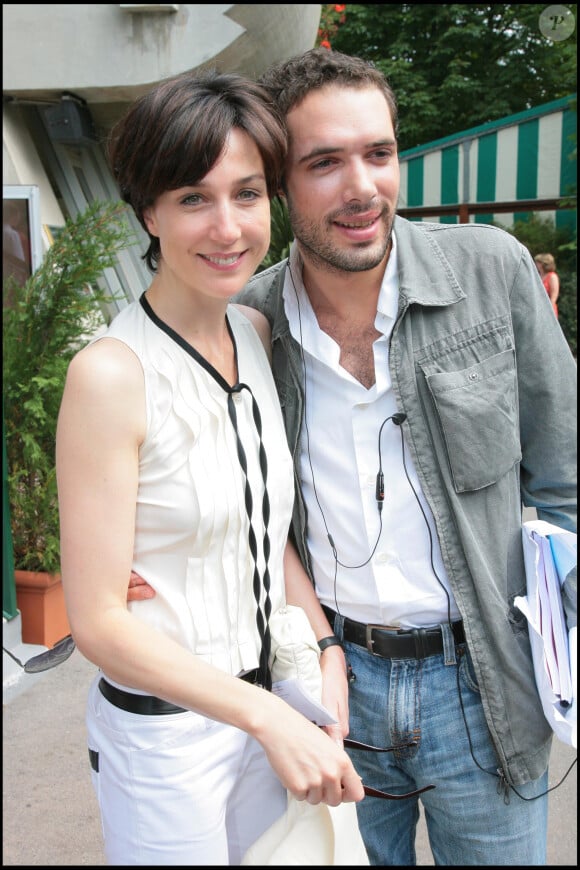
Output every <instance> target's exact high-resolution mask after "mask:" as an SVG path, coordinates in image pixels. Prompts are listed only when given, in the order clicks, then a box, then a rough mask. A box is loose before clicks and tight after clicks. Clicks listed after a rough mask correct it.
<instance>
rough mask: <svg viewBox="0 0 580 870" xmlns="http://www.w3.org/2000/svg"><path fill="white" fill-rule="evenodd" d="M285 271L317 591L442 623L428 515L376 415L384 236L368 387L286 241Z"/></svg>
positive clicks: (360, 613)
mask: <svg viewBox="0 0 580 870" xmlns="http://www.w3.org/2000/svg"><path fill="white" fill-rule="evenodd" d="M290 269H291V272H292V274H291V275H290V274H289V271H288V270H287V273H286V281H285V285H284V302H285V310H286V315H287V317H288V321H289V324H290V331H291V333H292V335H293V337H294V338H295V339H296V340H297V341H298V342H299V343H301V344H302V347H303V361H304V367H305V373H304V374H305V422H304V424H303V427H302V435H301V456H300V472H301V479H302V489H303V493H304V499H305V503H306V508H307V511H308V548H309V551H310V554H311V557H312V565H313V571H314V579H315V583H316V591H317V594H318V597H319V599H320V601H321V602H322V603H323V604H326V605H327V606H328V607H330V608H332V609H333V610H337V611H338V612H340V613H341V614H342V615H343V616H347V617H349V618H350V619H354V620H357V621H359V622H363V623H376V624H378V625H391V626H397V627H401V628H420V627H429V626H433V625H438V624H440V623H441V622H446V621H447V619H448V597H447V596H449V602H450V615H451V619H453V620H455V619H459V618H460V617H459V612H458V610H457V606H456V604H455V601H454V599H453V594H452V592H451V589H450V587H449V582H448V578H447V574H446V571H445V568H444V566H443V561H442V558H441V551H440V548H439V543H438V539H437V534H436V531H435V524H434V521H433V517H432V514H431V511H430V509H429V507H428V505H427V502H426V500H425V498H424V496H423V493H422V491H421V486H420V484H419V480H418V478H417V474H416V472H415V468H414V466H413V462H412V460H411V457H410V455H409V451H408V448H407V447H405V452H404V462H403V451H402V443H403V439H402V429H401V428H400V427H399V426H397V425H395V424H394V423H393V422H392V421H388V422H384V421H385V420H386V418H388V417H389V416H390V415H391V414H394V413H396V412H397V407H396V404H395V397H394V394H393V389H392V383H391V377H390V372H389V365H388V362H389V360H388V354H389V347H388V342H389V337H390V334H391V331H392V329H393V325H394V323H395V319H396V314H397V301H398V292H399V286H398V270H397V248H396V240H395V238H394V235H393V246H392V250H391V254H390V257H389V261H388V264H387V268H386V271H385V275H384V278H383V282H382V285H381V290H380V294H379V300H378V305H377V315H376V319H375V328H376V329H377V331H378V332H380V333H381V335H380V337H379V338H378V339H377V340H376V341H375V342H374V348H373V349H374V362H375V375H376V381H375V384H374V385H373V386H372V387H371V388H370V389H367V388H366V387H364V386H363V385H362V384H361V383H360V382H359V381H357V380H356V379H355V378H354V377H353V376H352V375H351V374H350V373H349V372H348V371H346V370H345V369H344V368H342V366H341V365H340V347H339V345H338V344H337V343H336V342H335V341H334V340H333V339H332V338H331V337H330V336H329V335H328V334H327V333H325V332H323V331H322V330H321V329H320V327H319V326H318V321H317V319H316V315H315V314H314V311H313V309H312V306H311V304H310V300H309V299H308V296H307V294H306V291H305V289H304V285H303V282H302V266H301V260H300V256H299V254H298V250H297V246H296V243H294V244H293V246H292V249H291V254H290ZM383 423H384V425H383ZM381 427H382V433H381V439H380V451H381V465H382V471H383V474H384V491H385V497H384V502H383V508H382V513H381V514H379V511H378V507H377V500H376V494H375V488H376V479H377V472H378V471H379V430H381ZM405 465H406V468H407V473H408V475H409V480H408V479H407V476H406V474H405ZM418 500H419V501H420V503H421V506H422V508H423V511H424V513H425V517H423V514H422V512H421V509H420V507H419V503H418ZM381 520H382V523H381ZM329 536H330V537H331V538H332V541H333V542H334V547H335V550H336V558H335V554H334V553H333V547H332V545H331V542H330V540H329ZM432 565H433V566H434V569H435V572H436V575H437V576H435V573H434V571H433V567H432ZM345 566H349V567H345ZM352 566H355V567H352ZM437 577H438V578H439V580H438V579H437ZM446 593H447V594H446Z"/></svg>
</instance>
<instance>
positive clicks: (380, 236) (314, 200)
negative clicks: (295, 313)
mask: <svg viewBox="0 0 580 870" xmlns="http://www.w3.org/2000/svg"><path fill="white" fill-rule="evenodd" d="M287 123H288V131H289V142H290V150H289V154H288V162H287V169H286V188H287V190H286V196H287V202H288V209H289V213H290V220H291V223H292V229H293V231H294V235H295V237H296V239H297V241H298V244H299V247H300V251H301V254H302V256H303V258H304V259H305V261H307V262H309V263H310V264H311V265H313V266H314V267H315V268H316V267H318V268H320V267H322V268H326V269H328V267H330V268H331V269H336V270H339V271H342V272H363V271H367V270H369V269H373V268H375V267H376V266H378V265H379V264H380V263H381V262H382V261H383V260H384V258H385V256H386V253H387V251H388V247H389V241H390V235H391V228H392V224H393V218H394V215H395V209H396V205H397V200H398V196H399V160H398V154H397V142H396V139H395V132H394V129H393V122H392V120H391V114H390V111H389V107H388V105H387V102H386V100H385V97H384V96H383V94H382V93H381V92H380V91H379V90H378V89H377V88H375V87H368V88H350V87H345V86H343V85H327V86H325V87H324V88H321V89H320V90H317V91H314V92H312V93H311V94H309V95H308V96H307V97H306V99H305V100H303V102H302V103H300V104H299V105H298V106H296V108H294V109H292V111H290V112H289V113H288V116H287Z"/></svg>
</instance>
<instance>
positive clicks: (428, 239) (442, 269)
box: [394, 215, 465, 307]
mask: <svg viewBox="0 0 580 870" xmlns="http://www.w3.org/2000/svg"><path fill="white" fill-rule="evenodd" d="M438 226H439V225H438V224H425V223H419V222H416V223H414V222H412V221H408V220H406V219H405V218H402V217H399V215H397V216H396V217H395V222H394V231H395V233H396V234H397V256H398V260H399V295H400V297H401V299H400V302H399V307H400V306H401V303H402V302H406V303H407V304H409V303H411V302H416V303H418V304H420V305H452V304H453V303H455V302H459V300H460V299H464V298H465V292H464V291H463V290H462V289H461V285H460V283H459V281H458V279H457V276H456V275H455V272H454V271H453V268H452V266H451V264H450V263H449V260H448V259H447V257H446V256H445V254H444V253H443V251H442V250H441V248H440V246H439V244H438V243H437V240H436V234H437V228H438Z"/></svg>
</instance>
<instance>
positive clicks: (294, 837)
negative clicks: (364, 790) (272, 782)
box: [241, 792, 370, 867]
mask: <svg viewBox="0 0 580 870" xmlns="http://www.w3.org/2000/svg"><path fill="white" fill-rule="evenodd" d="M292 864H293V865H295V866H305V867H306V866H310V867H315V866H320V867H332V866H343V867H368V866H369V864H370V862H369V858H368V855H367V852H366V849H365V847H364V843H363V840H362V837H361V834H360V831H359V827H358V820H357V814H356V804H355V803H342V804H339V805H338V806H337V807H329V806H328V804H322V803H320V804H316V806H313V805H312V804H309V803H308V802H307V801H298V800H296V798H294V797H293V796H292V795H291V794H290V792H288V808H287V810H286V812H285V813H284V814H283V815H282V816H280V818H279V819H277V821H275V822H274V824H273V825H271V827H269V828H268V830H267V831H265V832H264V833H263V834H262V836H261V837H259V838H258V839H257V840H256V841H255V842H254V843H253V844H252V845H251V846H250V847H249V849H248V850H247V852H246V854H245V855H244V857H243V858H242V861H241V866H242V867H244V866H246V867H247V866H254V867H257V866H261V867H268V866H276V867H283V866H288V865H292Z"/></svg>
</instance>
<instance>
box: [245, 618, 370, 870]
mask: <svg viewBox="0 0 580 870" xmlns="http://www.w3.org/2000/svg"><path fill="white" fill-rule="evenodd" d="M269 626H270V635H271V648H270V670H271V672H272V682H279V681H281V680H291V679H298V680H301V681H302V682H303V683H304V684H305V687H306V688H307V690H308V692H309V693H310V694H311V695H312V696H313V698H315V699H316V700H317V701H320V699H321V696H322V675H321V671H320V649H319V646H318V643H317V641H316V635H315V634H314V631H313V630H312V626H311V625H310V622H309V620H308V617H307V616H306V613H305V612H304V610H303V609H302V608H301V607H296V606H295V605H292V604H286V605H284V606H283V607H281V608H279V610H277V611H275V612H274V613H273V614H271V616H270V619H269ZM292 864H294V865H295V866H297V865H303V866H311V867H312V866H321V867H330V866H333V865H338V866H347V867H348V866H352V867H357V866H361V867H362V866H365V867H366V866H368V865H369V859H368V856H367V853H366V849H365V847H364V843H363V841H362V837H361V835H360V831H359V827H358V819H357V814H356V804H355V803H342V804H339V806H337V807H330V806H328V804H324V803H320V804H317V805H316V806H313V805H312V804H309V803H308V801H298V800H296V798H295V797H293V795H292V794H291V793H290V792H288V806H287V809H286V812H285V813H283V814H282V816H280V818H279V819H277V820H276V821H275V822H274V824H273V825H271V827H269V828H268V829H267V830H266V831H265V832H264V833H263V834H262V836H261V837H259V838H258V839H257V840H256V841H255V842H254V843H253V844H252V845H251V846H250V848H249V849H248V850H247V852H246V854H245V855H244V857H243V859H242V861H241V865H242V866H261V867H266V866H277V867H281V866H286V865H292Z"/></svg>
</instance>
